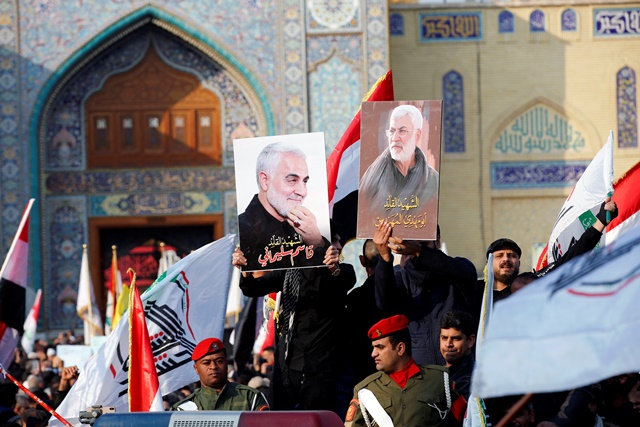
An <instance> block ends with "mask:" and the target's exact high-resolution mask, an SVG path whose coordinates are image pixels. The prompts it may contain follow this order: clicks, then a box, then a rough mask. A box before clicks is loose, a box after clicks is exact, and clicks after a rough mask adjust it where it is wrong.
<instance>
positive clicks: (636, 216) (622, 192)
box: [605, 162, 640, 245]
mask: <svg viewBox="0 0 640 427" xmlns="http://www.w3.org/2000/svg"><path fill="white" fill-rule="evenodd" d="M639 188H640V162H638V163H636V164H635V166H633V167H632V168H631V169H629V170H628V171H627V172H626V173H625V174H624V175H623V176H622V178H620V179H619V180H618V181H616V183H615V184H614V185H613V190H614V193H613V197H612V198H613V200H614V201H615V202H616V204H617V205H618V217H617V218H615V219H614V220H613V221H611V223H609V225H608V226H607V235H606V239H605V241H606V244H607V245H608V244H610V243H611V242H613V241H614V240H616V239H617V238H618V237H620V235H622V234H624V233H626V232H627V231H628V230H630V229H632V228H634V227H637V226H639V225H640V190H638V189H639Z"/></svg>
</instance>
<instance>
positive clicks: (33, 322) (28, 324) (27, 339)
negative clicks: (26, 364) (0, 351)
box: [4, 289, 42, 367]
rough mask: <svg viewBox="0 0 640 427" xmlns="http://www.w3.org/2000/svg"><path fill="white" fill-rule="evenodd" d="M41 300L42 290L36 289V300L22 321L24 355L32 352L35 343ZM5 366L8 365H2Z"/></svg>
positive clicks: (21, 341) (21, 342)
mask: <svg viewBox="0 0 640 427" xmlns="http://www.w3.org/2000/svg"><path fill="white" fill-rule="evenodd" d="M41 298H42V289H38V292H36V299H35V300H34V301H33V305H32V306H31V310H29V314H28V315H27V320H25V321H24V334H22V339H21V340H20V344H22V348H23V349H24V351H25V353H27V354H29V353H31V352H32V351H33V343H34V342H35V341H36V329H37V328H38V315H39V314H40V300H41ZM4 366H7V367H8V365H4Z"/></svg>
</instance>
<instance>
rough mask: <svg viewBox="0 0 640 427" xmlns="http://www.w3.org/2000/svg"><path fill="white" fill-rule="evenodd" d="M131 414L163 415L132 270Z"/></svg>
mask: <svg viewBox="0 0 640 427" xmlns="http://www.w3.org/2000/svg"><path fill="white" fill-rule="evenodd" d="M128 273H129V283H131V285H130V292H129V293H130V295H131V296H130V298H129V307H130V310H129V412H151V411H164V404H163V403H162V395H161V394H160V383H159V381H158V372H157V371H156V364H155V359H154V357H153V350H152V348H151V341H150V340H149V331H148V330H147V321H146V319H145V316H144V307H143V305H142V300H140V294H139V293H138V287H137V286H136V273H135V272H134V271H133V270H132V269H129V271H128Z"/></svg>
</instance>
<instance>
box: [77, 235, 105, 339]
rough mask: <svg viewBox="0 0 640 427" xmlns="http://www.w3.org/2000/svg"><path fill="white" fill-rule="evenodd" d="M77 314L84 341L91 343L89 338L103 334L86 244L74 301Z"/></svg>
mask: <svg viewBox="0 0 640 427" xmlns="http://www.w3.org/2000/svg"><path fill="white" fill-rule="evenodd" d="M76 310H77V312H78V316H80V318H81V319H82V320H83V321H84V343H85V345H91V338H92V337H95V336H101V335H104V332H103V330H102V317H101V316H100V310H99V309H98V305H97V304H96V295H95V293H94V291H93V283H92V282H91V274H89V257H88V256H87V248H86V246H84V247H83V249H82V264H81V265H80V280H79V281H78V301H77V302H76Z"/></svg>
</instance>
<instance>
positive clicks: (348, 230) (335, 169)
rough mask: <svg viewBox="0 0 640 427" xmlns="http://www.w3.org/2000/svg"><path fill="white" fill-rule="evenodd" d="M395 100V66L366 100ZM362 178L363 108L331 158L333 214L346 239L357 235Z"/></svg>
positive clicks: (329, 180) (328, 165) (375, 85)
mask: <svg viewBox="0 0 640 427" xmlns="http://www.w3.org/2000/svg"><path fill="white" fill-rule="evenodd" d="M367 101H393V79H392V75H391V70H389V71H388V72H387V73H386V74H385V75H384V76H382V77H380V79H379V80H378V81H377V82H376V84H374V85H373V87H372V88H371V90H369V92H368V93H367V94H366V95H365V96H364V98H363V99H362V102H367ZM359 180H360V108H358V112H357V113H356V115H355V117H354V118H353V120H351V123H350V124H349V127H347V130H346V131H345V133H344V134H343V135H342V138H340V141H338V144H337V145H336V148H334V149H333V152H332V153H331V155H330V156H329V159H328V160H327V185H328V190H329V206H330V207H331V217H332V218H333V220H334V221H335V222H336V223H337V224H338V227H339V234H340V237H342V239H343V241H344V242H346V241H347V240H349V239H351V238H353V237H355V236H356V226H357V214H358V182H359Z"/></svg>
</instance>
